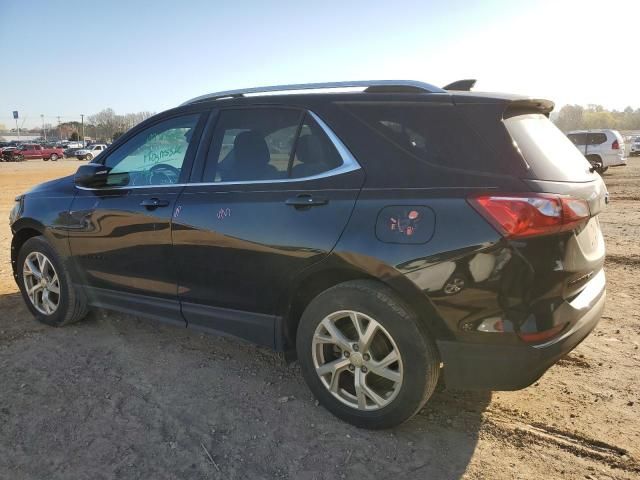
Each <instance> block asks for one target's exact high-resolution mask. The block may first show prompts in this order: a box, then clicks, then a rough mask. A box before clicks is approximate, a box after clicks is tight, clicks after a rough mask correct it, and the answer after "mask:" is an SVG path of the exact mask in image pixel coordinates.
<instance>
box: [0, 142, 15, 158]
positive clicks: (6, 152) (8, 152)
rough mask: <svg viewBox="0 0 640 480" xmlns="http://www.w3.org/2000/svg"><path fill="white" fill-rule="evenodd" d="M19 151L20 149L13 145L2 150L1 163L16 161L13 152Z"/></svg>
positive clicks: (0, 151) (0, 150) (0, 152)
mask: <svg viewBox="0 0 640 480" xmlns="http://www.w3.org/2000/svg"><path fill="white" fill-rule="evenodd" d="M17 149H18V147H16V146H13V145H9V146H6V147H2V148H0V162H12V161H14V160H15V159H14V158H13V152H14V151H15V150H17Z"/></svg>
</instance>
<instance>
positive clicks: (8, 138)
mask: <svg viewBox="0 0 640 480" xmlns="http://www.w3.org/2000/svg"><path fill="white" fill-rule="evenodd" d="M40 137H41V135H22V134H21V135H20V136H19V137H18V135H16V134H15V133H11V134H5V133H0V140H2V141H3V142H14V141H15V142H33V141H34V140H37V139H39V138H40Z"/></svg>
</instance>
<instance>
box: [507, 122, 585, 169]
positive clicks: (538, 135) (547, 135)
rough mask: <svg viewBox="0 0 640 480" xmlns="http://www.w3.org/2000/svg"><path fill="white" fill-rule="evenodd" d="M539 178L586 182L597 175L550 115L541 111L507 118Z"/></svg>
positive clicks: (509, 126)
mask: <svg viewBox="0 0 640 480" xmlns="http://www.w3.org/2000/svg"><path fill="white" fill-rule="evenodd" d="M504 124H505V126H506V127H507V130H508V131H509V134H510V135H511V138H513V141H514V142H515V144H516V145H517V147H518V149H519V150H520V153H521V154H522V156H523V158H524V159H525V161H526V162H527V164H528V165H529V168H530V170H531V173H532V175H529V176H530V177H532V178H535V179H537V180H553V181H565V182H566V181H573V182H586V181H590V180H593V179H594V175H596V174H595V173H590V172H589V167H590V165H589V162H587V160H586V159H585V158H584V156H583V155H582V153H581V152H580V150H578V149H577V148H576V146H575V145H573V144H572V143H571V141H570V140H569V139H568V138H567V137H566V136H565V135H564V134H563V133H562V132H561V131H560V130H559V129H558V128H557V127H556V126H555V125H554V124H553V123H551V122H550V121H549V119H548V118H547V117H546V116H544V115H542V114H538V113H532V114H526V115H516V116H513V117H510V118H508V119H506V120H505V121H504Z"/></svg>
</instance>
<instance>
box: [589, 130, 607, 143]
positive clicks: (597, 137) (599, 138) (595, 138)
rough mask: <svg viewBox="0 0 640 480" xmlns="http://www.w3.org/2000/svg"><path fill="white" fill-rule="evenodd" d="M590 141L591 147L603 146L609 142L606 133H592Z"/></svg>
mask: <svg viewBox="0 0 640 480" xmlns="http://www.w3.org/2000/svg"><path fill="white" fill-rule="evenodd" d="M588 139H589V145H602V144H603V143H604V142H606V141H607V135H606V134H604V133H590V134H589V137H588Z"/></svg>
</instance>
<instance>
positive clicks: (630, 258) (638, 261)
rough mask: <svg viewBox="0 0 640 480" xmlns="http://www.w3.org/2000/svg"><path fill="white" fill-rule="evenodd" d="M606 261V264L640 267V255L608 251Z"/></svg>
mask: <svg viewBox="0 0 640 480" xmlns="http://www.w3.org/2000/svg"><path fill="white" fill-rule="evenodd" d="M604 261H605V264H607V263H610V264H614V265H626V266H632V267H640V255H634V254H631V255H618V254H615V253H608V254H607V256H606V257H605V260H604Z"/></svg>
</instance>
